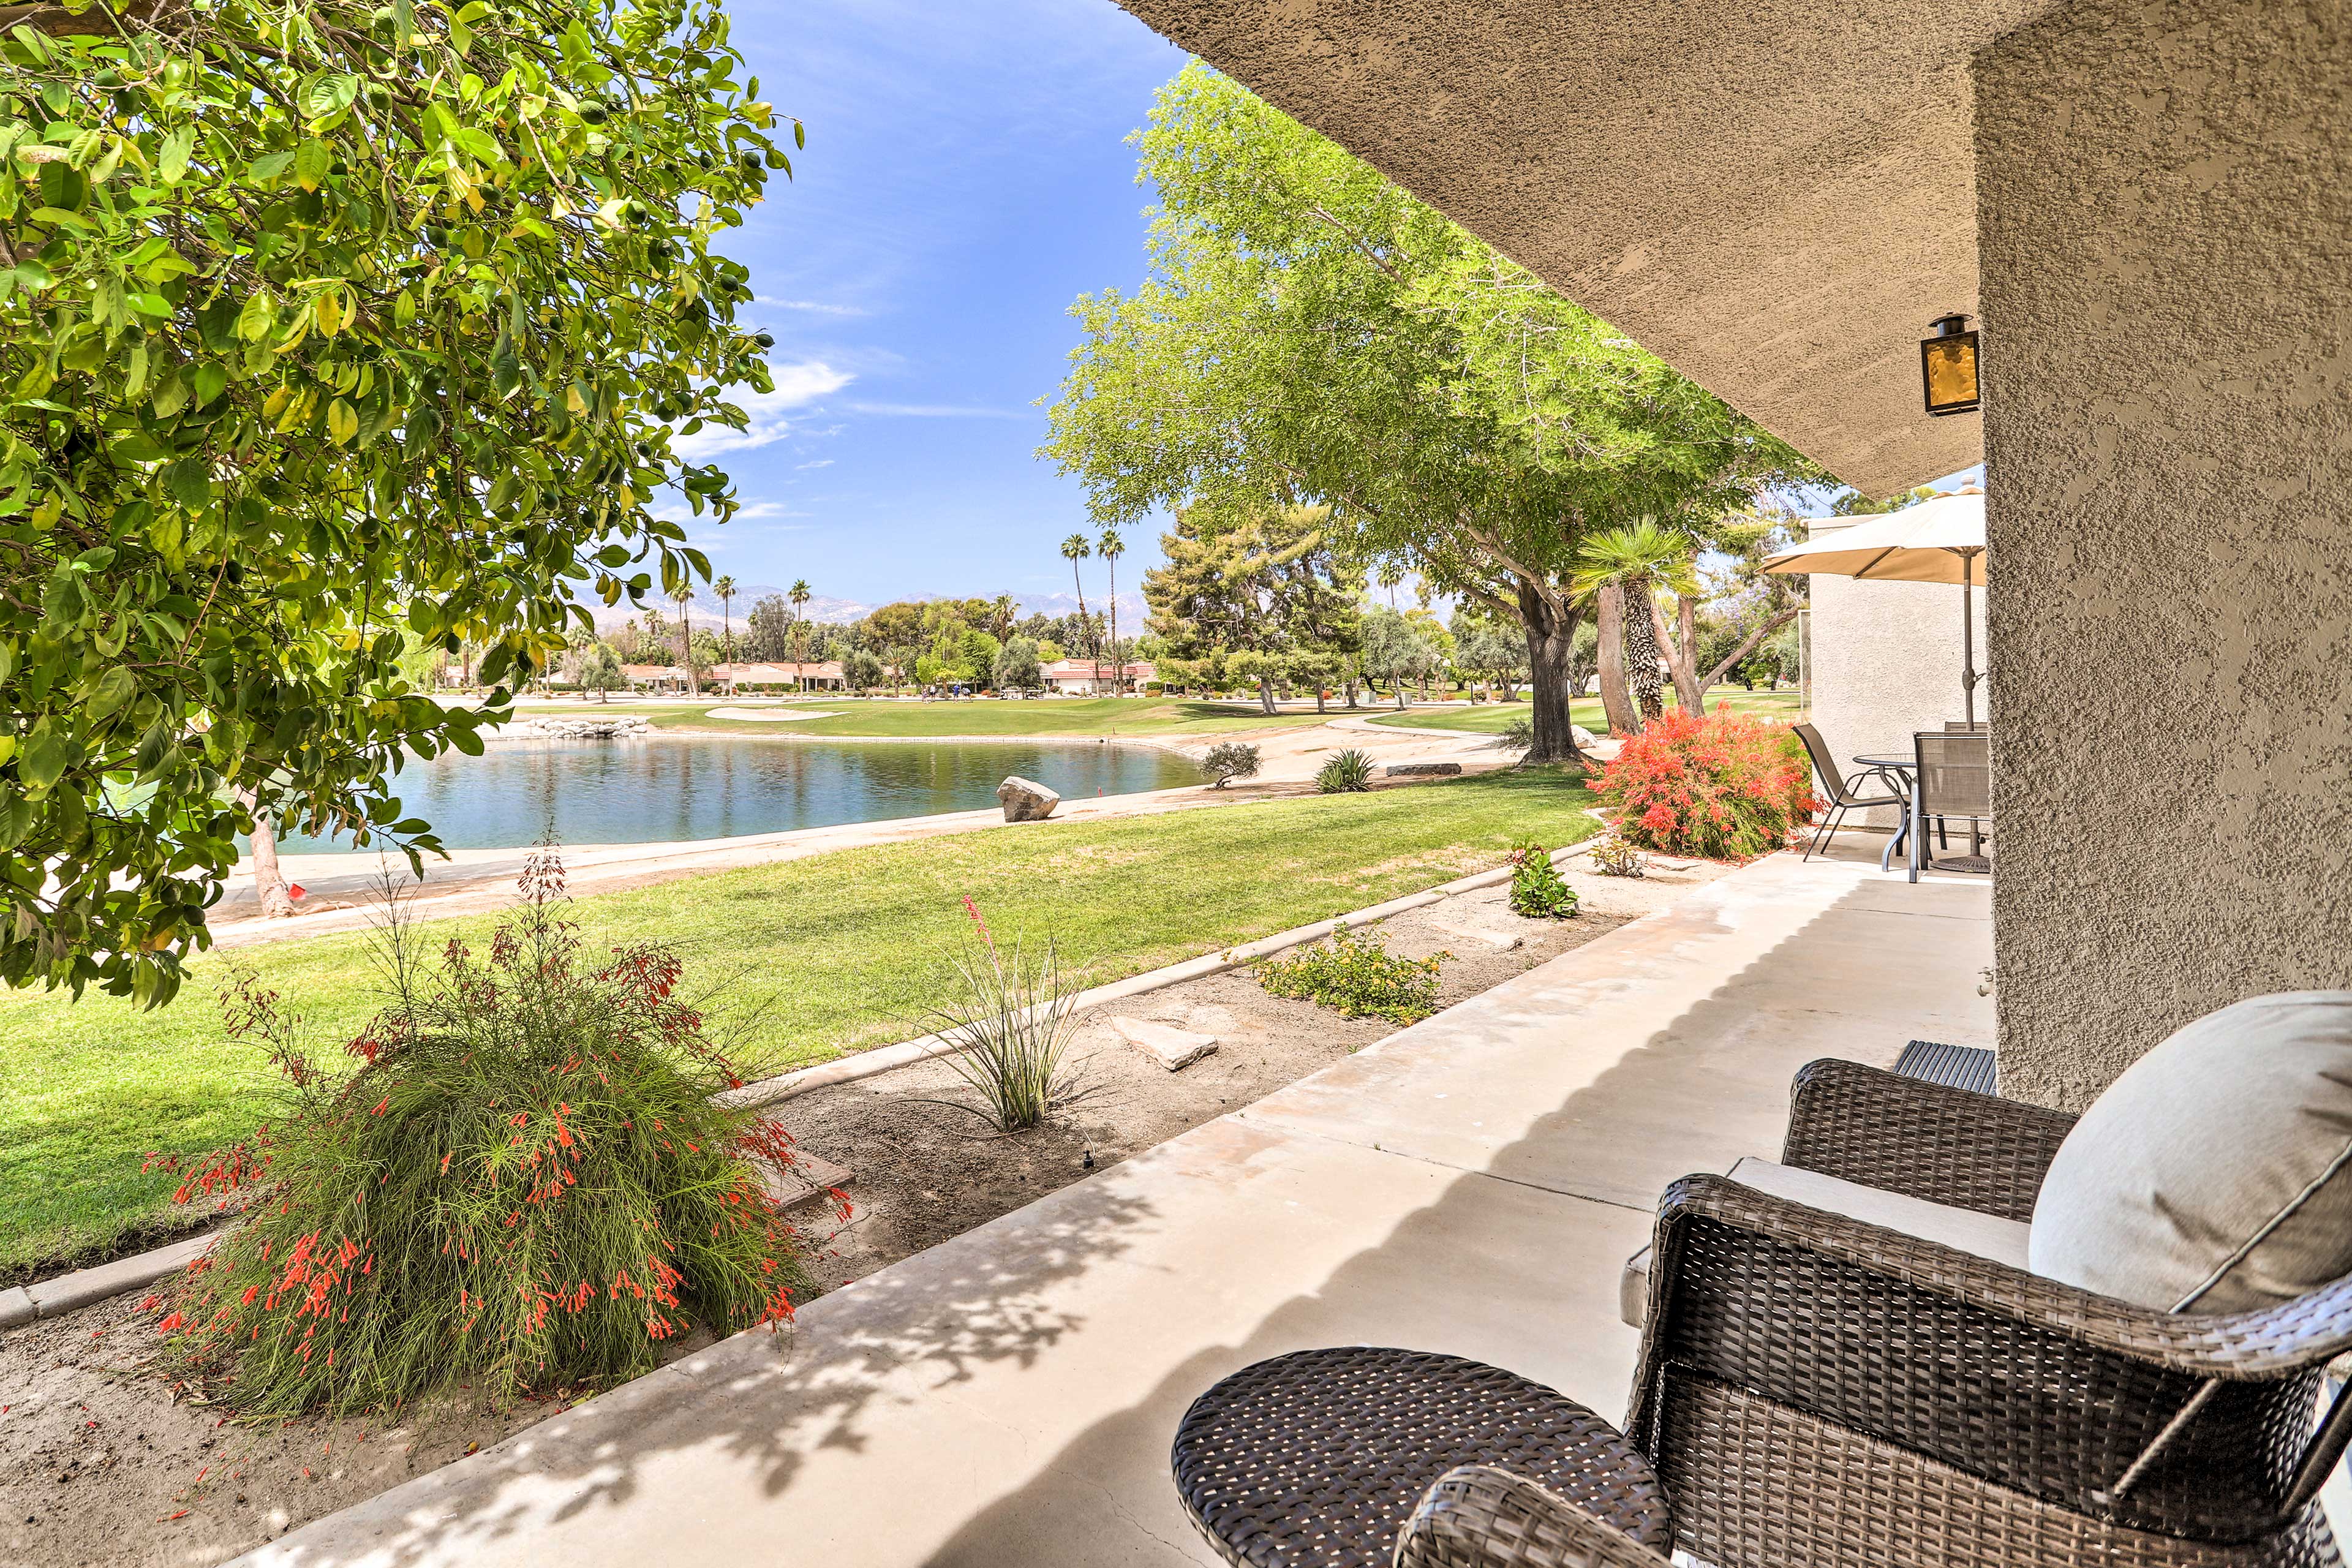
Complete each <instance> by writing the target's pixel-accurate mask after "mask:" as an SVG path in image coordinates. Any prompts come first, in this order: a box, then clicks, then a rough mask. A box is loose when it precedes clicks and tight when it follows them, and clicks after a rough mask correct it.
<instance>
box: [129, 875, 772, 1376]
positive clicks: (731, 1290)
mask: <svg viewBox="0 0 2352 1568" xmlns="http://www.w3.org/2000/svg"><path fill="white" fill-rule="evenodd" d="M523 892H524V903H523V905H522V906H521V908H520V910H518V911H517V912H516V913H515V914H514V916H513V917H512V918H510V919H509V921H506V922H505V923H504V924H502V925H500V926H499V928H498V930H497V931H496V932H495V934H494V935H493V936H492V938H491V941H490V944H489V951H488V953H487V954H480V953H477V952H474V951H472V950H471V949H470V948H468V947H467V945H466V944H465V943H464V942H460V941H457V940H452V941H451V942H448V943H447V945H446V947H445V948H444V949H443V950H442V952H441V953H440V955H439V957H438V958H437V959H428V958H427V957H426V956H425V954H424V953H423V952H421V951H420V948H419V944H418V943H417V942H416V939H415V931H414V928H413V927H410V926H408V925H407V924H406V923H405V921H404V920H402V919H401V918H400V916H399V914H398V912H397V910H395V913H394V919H393V920H392V921H389V922H388V923H387V925H386V927H385V928H384V942H383V947H382V954H383V962H384V971H385V973H384V981H385V990H386V993H387V994H388V998H389V1000H388V1005H386V1006H385V1008H384V1009H383V1011H382V1012H381V1013H379V1014H378V1015H377V1016H375V1017H374V1018H373V1020H372V1021H371V1022H370V1023H369V1024H368V1025H367V1026H366V1027H365V1028H364V1029H363V1030H362V1031H361V1033H360V1034H359V1036H358V1037H357V1038H355V1039H353V1040H352V1041H351V1042H350V1044H349V1045H348V1046H347V1047H345V1048H346V1049H347V1050H348V1052H349V1053H350V1054H351V1055H352V1057H355V1058H358V1066H357V1068H355V1069H353V1070H350V1071H338V1070H336V1069H334V1068H330V1067H329V1066H328V1065H326V1064H324V1063H322V1062H320V1061H317V1060H314V1059H313V1058H310V1056H308V1055H306V1054H305V1052H304V1050H303V1048H302V1045H301V1028H300V1021H299V1018H298V1017H297V1016H295V1015H294V1014H292V1013H291V1012H289V1011H288V1010H287V1009H286V1008H285V1006H284V1005H282V1004H281V1003H280V1001H279V998H278V995H277V994H276V993H274V992H271V991H267V990H264V989H262V988H261V987H260V986H259V985H258V984H256V982H255V981H254V980H253V979H252V977H251V976H250V975H247V976H244V977H241V978H240V979H238V980H237V981H236V983H234V984H232V985H231V986H230V987H229V989H228V991H227V993H226V995H225V996H224V999H223V1004H224V1010H225V1013H226V1022H227V1026H228V1032H229V1034H230V1036H231V1037H233V1038H237V1039H241V1040H247V1041H251V1042H255V1043H257V1044H261V1045H264V1046H266V1047H268V1051H269V1054H270V1058H271V1060H272V1061H273V1062H274V1063H275V1065H276V1066H277V1067H278V1069H279V1070H280V1071H281V1072H282V1073H283V1074H284V1076H285V1079H286V1080H287V1087H286V1089H285V1094H284V1103H283V1106H282V1112H281V1114H279V1115H278V1117H276V1118H275V1119H274V1120H273V1121H272V1122H271V1124H270V1125H269V1126H268V1128H266V1129H265V1130H264V1131H261V1132H259V1133H257V1134H256V1135H255V1137H254V1138H253V1139H252V1140H250V1141H248V1142H247V1143H245V1144H241V1145H239V1146H237V1147H236V1148H233V1149H230V1150H226V1151H224V1152H220V1153H218V1154H215V1155H214V1156H212V1157H210V1158H209V1159H208V1160H206V1161H205V1162H202V1163H199V1164H198V1165H197V1166H196V1167H195V1168H194V1172H193V1173H191V1174H190V1175H189V1177H188V1180H187V1181H186V1182H185V1183H184V1184H183V1185H182V1187H181V1188H180V1191H179V1193H178V1194H176V1195H177V1196H178V1197H179V1199H180V1200H181V1201H183V1202H187V1201H192V1200H194V1199H195V1198H197V1197H199V1196H205V1197H210V1196H214V1195H215V1194H223V1193H231V1192H242V1191H247V1190H249V1191H250V1197H249V1199H248V1201H247V1203H246V1205H245V1215H246V1217H245V1219H244V1220H243V1222H242V1223H241V1224H239V1225H238V1226H236V1228H235V1229H233V1230H231V1231H229V1232H228V1233H226V1235H225V1236H224V1237H223V1238H222V1239H221V1241H220V1242H219V1244H218V1245H216V1246H215V1247H214V1248H213V1250H212V1252H211V1253H210V1254H209V1255H208V1256H207V1257H206V1258H203V1259H199V1260H198V1263H197V1264H196V1266H195V1267H194V1268H191V1269H190V1270H189V1271H188V1273H187V1274H185V1275H184V1276H182V1277H181V1278H180V1279H178V1280H177V1281H176V1283H175V1284H174V1285H173V1287H172V1288H171V1289H169V1291H168V1292H166V1295H167V1296H168V1300H164V1299H162V1298H151V1302H152V1304H153V1305H154V1306H155V1307H157V1308H158V1309H159V1310H164V1311H165V1312H166V1315H165V1316H164V1317H163V1321H162V1322H161V1323H160V1324H159V1325H158V1326H159V1328H160V1329H161V1330H162V1331H163V1333H164V1335H165V1337H166V1357H165V1359H166V1360H167V1361H168V1362H170V1363H173V1365H174V1367H175V1370H176V1371H177V1373H179V1374H180V1375H182V1376H184V1377H186V1378H188V1379H189V1380H190V1381H191V1382H192V1383H195V1384H199V1385H201V1386H202V1387H203V1388H204V1389H205V1392H206V1394H207V1396H208V1397H210V1398H211V1399H213V1400H214V1401H215V1403H218V1404H221V1405H225V1406H226V1407H227V1408H229V1409H230V1410H232V1411H234V1412H236V1413H237V1414H239V1415H244V1416H247V1417H251V1418H278V1417H284V1416H291V1415H299V1414H302V1413H305V1412H311V1411H322V1412H327V1413H331V1414H336V1415H341V1414H348V1413H352V1412H355V1411H359V1410H368V1409H382V1408H384V1407H388V1406H393V1405H401V1404H403V1403H405V1402H409V1401H413V1400H416V1399H419V1398H422V1397H425V1396H427V1395H430V1394H436V1393H438V1392H441V1391H444V1390H446V1389H448V1388H450V1387H451V1386H453V1385H456V1384H460V1383H463V1384H467V1385H468V1386H469V1387H472V1388H476V1389H479V1390H483V1391H486V1392H488V1394H491V1395H492V1396H494V1397H497V1398H500V1399H510V1398H512V1397H514V1396H516V1395H518V1394H524V1393H527V1392H530V1391H534V1390H548V1389H555V1388H565V1387H575V1386H580V1385H583V1384H584V1385H594V1384H607V1383H611V1382H614V1381H617V1380H620V1379H624V1378H628V1377H633V1376H635V1375H637V1374H639V1373H645V1372H648V1371H651V1370H652V1369H653V1367H654V1366H655V1364H656V1360H657V1358H658V1355H659V1352H660V1348H661V1342H663V1341H665V1340H667V1339H670V1338H672V1337H673V1336H675V1335H678V1334H682V1333H685V1332H687V1331H689V1330H692V1329H695V1328H702V1327H707V1328H709V1329H711V1330H713V1331H718V1332H722V1333H723V1332H729V1331H733V1330H737V1329H741V1328H746V1327H750V1326H752V1325H754V1324H760V1323H768V1324H777V1323H781V1322H782V1321H784V1320H786V1319H788V1318H789V1317H791V1315H792V1311H793V1297H794V1294H795V1292H797V1291H799V1290H801V1289H803V1288H804V1287H805V1285H806V1283H807V1276H806V1273H805V1271H804V1268H803V1246H802V1244H801V1242H800V1240H799V1239H798V1237H796V1236H795V1235H794V1233H793V1227H792V1226H790V1225H789V1224H788V1223H787V1222H786V1221H785V1219H784V1216H783V1215H782V1212H781V1210H780V1208H779V1206H778V1204H777V1201H776V1199H775V1198H774V1197H773V1196H772V1195H771V1194H770V1191H769V1188H768V1185H767V1182H766V1180H765V1178H766V1177H768V1176H769V1175H771V1174H774V1175H781V1174H782V1173H783V1172H785V1171H787V1170H788V1169H789V1168H790V1167H791V1166H792V1164H793V1148H792V1142H791V1139H790V1137H789V1135H787V1134H786V1133H785V1131H783V1129H782V1128H781V1127H779V1126H777V1125H776V1124H775V1123H774V1122H772V1121H767V1120H766V1119H764V1118H762V1117H761V1116H759V1115H758V1114H756V1113H755V1112H752V1111H750V1110H738V1109H730V1108H729V1107H726V1106H723V1105H720V1104H719V1103H717V1102H715V1101H714V1100H713V1098H712V1097H713V1095H714V1094H716V1093H717V1092H719V1091H720V1090H723V1089H728V1088H730V1087H734V1086H736V1085H737V1084H738V1083H739V1081H740V1080H738V1079H737V1078H736V1076H735V1074H734V1073H733V1071H732V1070H731V1069H730V1068H729V1066H728V1064H727V1062H726V1061H725V1059H724V1058H722V1057H721V1056H720V1054H719V1050H718V1049H717V1048H716V1047H714V1046H713V1045H712V1044H711V1043H710V1041H709V1038H708V1037H707V1036H706V1032H705V1023H704V1018H703V1016H702V1014H701V1013H700V1012H699V1011H698V1010H697V1008H695V1007H694V1006H693V1005H690V1004H689V1003H688V1002H687V1001H686V1000H684V999H682V998H681V997H680V996H679V994H678V992H677V985H678V978H679V963H678V960H677V956H676V955H675V954H674V953H672V952H669V951H667V949H664V948H662V947H660V946H657V945H654V944H650V943H645V944H638V945H634V946H629V947H625V948H618V949H614V950H613V952H611V953H610V955H609V956H608V957H605V958H604V959H602V960H592V959H590V958H588V957H587V955H585V954H584V953H583V952H582V951H581V944H580V942H579V941H578V939H577V938H576V936H575V935H574V932H573V928H572V924H571V922H569V921H564V920H562V918H560V914H559V910H560V900H561V898H562V867H561V865H560V863H558V862H557V861H556V860H555V858H553V856H552V855H551V854H541V855H539V856H534V857H533V858H532V860H531V862H530V867H529V868H528V869H526V871H525V872H524V876H523ZM167 1163H168V1162H167Z"/></svg>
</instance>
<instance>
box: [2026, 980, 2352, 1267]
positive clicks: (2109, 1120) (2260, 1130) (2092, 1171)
mask: <svg viewBox="0 0 2352 1568" xmlns="http://www.w3.org/2000/svg"><path fill="white" fill-rule="evenodd" d="M2032 1258H2033V1265H2032V1266H2033V1272H2035V1273H2036V1274H2042V1275H2046V1276H2048V1277H2049V1278H2050V1279H2057V1280H2061V1281H2063V1282H2064V1283H2066V1284H2069V1285H2079V1286H2081V1287H2082V1288H2084V1289H2086V1290H2095V1291H2097V1292H2099V1293H2100V1294H2101V1295H2103V1296H2114V1297H2117V1298H2119V1299H2121V1300H2126V1301H2133V1302H2137V1303H2138V1304H2139V1305H2141V1306H2143V1307H2158V1308H2161V1309H2164V1310H2168V1311H2175V1312H2238V1311H2244V1310H2248V1309H2250V1308H2254V1307H2264V1306H2270V1305H2273V1304H2274V1303H2278V1302H2282V1301H2291V1300H2294V1299H2295V1298H2296V1297H2298V1296H2303V1295H2306V1294H2308V1293H2309V1292H2311V1291H2313V1290H2315V1289H2318V1288H2319V1287H2320V1286H2322V1285H2325V1284H2326V1283H2328V1282H2329V1281H2330V1280H2333V1279H2341V1278H2342V1277H2343V1276H2345V1275H2346V1274H2352V992H2346V991H2295V992H2287V993H2284V994H2279V995H2275V996H2257V997H2255V998H2253V999H2252V1000H2251V1001H2246V1002H2241V1003H2238V1004H2237V1005H2234V1006H2231V1007H2224V1008H2222V1009H2221V1011H2220V1012H2218V1013H2213V1014H2209V1015H2208V1016H2205V1017H2202V1018H2200V1019H2198V1020H2197V1022H2195V1023H2193V1024H2190V1025H2189V1026H2187V1027H2186V1028H2183V1029H2181V1030H2180V1031H2179V1033H2177V1034H2175V1035H2173V1036H2172V1037H2171V1038H2169V1039H2168V1040H2166V1041H2165V1042H2164V1043H2163V1044H2162V1045H2160V1046H2158V1047H2156V1048H2155V1049H2154V1050H2152V1051H2150V1052H2148V1053H2147V1055H2146V1056H2144V1057H2142V1058H2140V1059H2139V1060H2138V1061H2137V1062H2134V1063H2133V1064H2132V1065H2131V1067H2130V1068H2127V1069H2126V1071H2125V1073H2124V1075H2123V1076H2122V1077H2121V1078H2119V1079H2116V1081H2115V1082H2114V1083H2112V1084H2110V1085H2109V1086H2108V1087H2107V1090H2106V1092H2105V1094H2102V1095H2101V1096H2099V1098H2098V1100H2096V1102H2095V1103H2094V1104H2093V1105H2092V1107H2091V1109H2090V1110H2087V1111H2084V1113H2083V1119H2082V1120H2081V1121H2078V1122H2076V1123H2075V1124H2074V1131H2072V1132H2070V1133H2068V1134H2067V1136H2066V1142H2064V1144H2063V1145H2062V1146H2061V1147H2060V1148H2059V1151H2058V1157H2057V1159H2056V1160H2054V1161H2053V1162H2052V1163H2051V1166H2050V1173H2049V1174H2048V1175H2047V1176H2045V1177H2044V1178H2043V1179H2042V1194H2041V1197H2040V1199H2039V1200H2038V1201H2037V1202H2036V1204H2035V1205H2034V1210H2033V1242H2032Z"/></svg>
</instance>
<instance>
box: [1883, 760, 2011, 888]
mask: <svg viewBox="0 0 2352 1568" xmlns="http://www.w3.org/2000/svg"><path fill="white" fill-rule="evenodd" d="M1853 760H1854V761H1855V762H1857V763H1861V764H1862V765H1863V766H1864V767H1866V768H1878V769H1880V770H1882V771H1884V772H1886V773H1898V774H1900V775H1901V776H1902V779H1903V795H1904V798H1905V799H1906V800H1907V799H1911V798H1913V797H1914V796H1915V795H1916V794H1917V791H1918V779H1917V776H1916V775H1917V773H1918V771H1919V762H1918V759H1917V758H1916V757H1882V756H1857V757H1855V758H1854V759H1853ZM1913 816H1916V813H1915V812H1913V811H1910V810H1908V809H1906V811H1905V812H1904V813H1903V826H1900V827H1898V828H1896V829H1895V837H1892V838H1890V839H1888V840H1887V841H1886V847H1885V848H1884V849H1882V850H1880V851H1879V852H1878V868H1879V869H1880V870H1882V871H1884V870H1885V869H1886V868H1888V867H1889V866H1891V865H1892V864H1893V863H1894V860H1895V850H1897V849H1906V853H1910V854H1916V853H1919V852H1921V851H1924V850H1925V848H1926V847H1927V825H1926V824H1925V823H1922V824H1920V825H1919V834H1920V843H1919V846H1918V847H1917V848H1916V849H1908V848H1906V846H1908V845H1909V844H1910V842H1911V827H1912V822H1911V819H1912V817H1913ZM1906 864H1907V862H1906ZM1936 864H1946V865H1948V869H1951V870H1955V871H1990V870H1991V869H1992V865H1991V862H1990V861H1988V860H1986V859H1985V858H1984V836H1983V833H1982V831H1981V830H1980V829H1979V826H1978V825H1977V824H1976V823H1975V822H1974V821H1971V822H1970V823H1969V852H1968V854H1967V855H1965V856H1956V857H1954V858H1952V859H1951V860H1950V861H1949V862H1948V863H1946V862H1936Z"/></svg>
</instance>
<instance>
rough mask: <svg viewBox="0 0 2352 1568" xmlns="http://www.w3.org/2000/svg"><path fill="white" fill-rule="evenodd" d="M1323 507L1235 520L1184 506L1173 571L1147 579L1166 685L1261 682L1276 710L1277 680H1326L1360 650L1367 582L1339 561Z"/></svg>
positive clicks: (1169, 546) (1163, 544)
mask: <svg viewBox="0 0 2352 1568" xmlns="http://www.w3.org/2000/svg"><path fill="white" fill-rule="evenodd" d="M1327 516H1328V509H1326V508H1323V507H1319V506H1295V507H1279V508H1262V509H1260V510H1256V511H1255V512H1250V513H1245V514H1241V515H1234V514H1232V513H1227V512H1223V511H1221V510H1218V509H1217V508H1215V507H1212V506H1192V507H1186V508H1184V509H1183V510H1181V511H1179V512H1178V513H1177V515H1176V526H1175V527H1174V528H1173V529H1171V531H1168V532H1166V533H1163V534H1161V535H1160V553H1161V554H1162V555H1163V556H1164V557H1165V558H1166V559H1165V563H1164V564H1162V565H1160V566H1156V567H1154V568H1152V570H1150V572H1147V573H1145V574H1144V576H1143V597H1144V602H1145V603H1146V604H1148V605H1150V608H1151V619H1150V622H1149V623H1148V624H1149V626H1150V630H1151V633H1152V635H1153V636H1154V637H1158V638H1159V639H1160V645H1161V647H1163V649H1164V650H1165V655H1166V660H1167V663H1166V667H1165V668H1164V669H1163V670H1162V674H1163V676H1164V677H1166V678H1170V679H1187V680H1193V681H1198V682H1200V683H1202V684H1204V685H1209V686H1215V687H1222V686H1224V685H1226V684H1227V683H1228V682H1231V681H1237V680H1238V681H1255V683H1256V685H1257V689H1258V701H1259V704H1260V705H1261V706H1262V707H1263V708H1264V709H1265V711H1266V712H1268V713H1272V712H1274V711H1275V705H1274V687H1275V683H1276V681H1277V680H1284V681H1299V682H1302V683H1307V684H1311V685H1313V686H1314V687H1315V689H1316V706H1317V709H1318V711H1319V710H1320V709H1321V707H1322V690H1323V684H1324V681H1325V680H1326V679H1328V677H1329V676H1331V675H1333V674H1335V673H1337V672H1338V671H1339V668H1341V664H1342V660H1343V659H1345V658H1347V656H1349V655H1350V654H1352V653H1354V652H1355V651H1356V649H1357V647H1359V646H1360V635H1359V628H1360V622H1361V620H1362V599H1363V593H1364V579H1363V575H1362V574H1361V573H1360V572H1358V571H1356V570H1355V569H1354V568H1353V567H1351V566H1350V565H1349V564H1348V563H1346V562H1344V561H1342V560H1340V559H1339V558H1338V557H1337V556H1335V555H1334V554H1333V553H1332V551H1331V544H1330V538H1329V535H1328V531H1326V529H1325V527H1324V523H1325V520H1326V518H1327Z"/></svg>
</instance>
